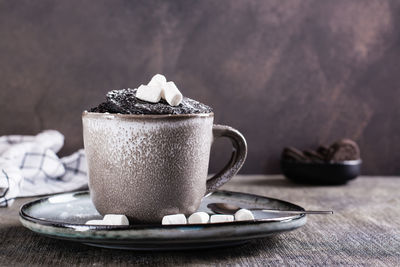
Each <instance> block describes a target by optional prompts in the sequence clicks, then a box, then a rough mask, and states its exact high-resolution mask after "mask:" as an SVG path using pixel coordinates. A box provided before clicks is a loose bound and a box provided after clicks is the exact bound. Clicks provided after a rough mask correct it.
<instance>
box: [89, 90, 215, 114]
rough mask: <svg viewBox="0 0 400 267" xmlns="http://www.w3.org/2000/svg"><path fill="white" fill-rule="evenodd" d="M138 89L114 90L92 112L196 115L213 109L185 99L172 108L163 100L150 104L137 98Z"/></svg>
mask: <svg viewBox="0 0 400 267" xmlns="http://www.w3.org/2000/svg"><path fill="white" fill-rule="evenodd" d="M136 91H137V89H129V88H128V89H121V90H112V91H110V92H108V93H107V96H106V101H105V102H103V103H101V104H99V105H98V106H97V107H94V108H91V109H90V110H89V111H90V112H98V113H106V112H108V113H120V114H153V115H157V114H159V115H161V114H196V113H210V112H212V108H211V107H209V106H207V105H204V104H202V103H200V102H197V101H196V100H193V99H190V98H188V97H183V100H182V103H180V104H179V105H178V106H171V105H169V104H168V103H167V102H166V101H165V100H163V99H161V100H160V102H158V103H150V102H146V101H143V100H140V99H138V98H137V97H136Z"/></svg>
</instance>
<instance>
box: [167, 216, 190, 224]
mask: <svg viewBox="0 0 400 267" xmlns="http://www.w3.org/2000/svg"><path fill="white" fill-rule="evenodd" d="M186 223H187V221H186V217H185V215H184V214H172V215H165V216H164V217H163V218H162V221H161V224H163V225H166V224H186Z"/></svg>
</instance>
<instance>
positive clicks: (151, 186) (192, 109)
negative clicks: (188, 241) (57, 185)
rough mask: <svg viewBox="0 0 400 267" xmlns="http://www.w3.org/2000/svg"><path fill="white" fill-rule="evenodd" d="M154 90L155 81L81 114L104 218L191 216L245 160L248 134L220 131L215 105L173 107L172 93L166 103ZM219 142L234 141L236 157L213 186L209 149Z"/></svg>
mask: <svg viewBox="0 0 400 267" xmlns="http://www.w3.org/2000/svg"><path fill="white" fill-rule="evenodd" d="M153 89H154V88H153V87H151V86H150V83H149V86H147V87H146V86H141V87H139V89H122V90H113V91H110V92H109V93H108V94H107V97H106V101H105V102H103V103H101V104H99V105H98V106H97V107H94V108H92V109H90V110H89V111H85V112H83V114H82V121H83V137H84V146H85V153H86V157H87V164H88V171H89V189H90V194H91V199H92V201H93V203H94V205H95V207H96V209H97V210H98V211H99V213H100V214H102V215H105V214H125V215H126V216H127V217H128V218H129V221H130V223H160V222H161V219H162V218H163V216H165V215H169V214H178V213H183V214H185V215H190V214H192V213H193V212H195V211H197V209H198V207H199V205H200V202H201V199H202V197H203V196H204V195H205V194H206V193H208V192H211V191H214V190H216V189H217V188H219V187H220V186H221V185H223V184H224V183H226V182H227V181H229V180H230V179H231V178H232V177H233V176H234V175H235V174H236V173H237V172H238V171H239V169H240V168H241V166H242V165H243V163H244V161H245V158H246V154H247V145H246V140H245V138H244V137H243V135H242V134H241V133H240V132H238V131H237V130H235V129H233V128H231V127H229V126H224V125H214V124H213V119H214V114H213V113H212V109H211V108H210V107H208V106H207V105H204V104H202V103H199V102H197V101H195V100H192V99H190V98H186V97H182V96H179V95H178V98H174V99H179V102H177V101H172V103H174V105H171V104H170V103H168V101H169V102H171V100H170V99H169V98H168V95H167V93H168V92H165V93H164V92H162V93H161V97H162V98H164V97H165V98H166V100H165V99H160V97H158V98H157V95H155V93H154V92H151V91H150V90H153ZM138 90H147V91H144V93H143V95H144V97H143V99H146V94H147V95H151V97H150V98H149V101H150V99H151V101H154V99H156V100H157V99H160V100H159V101H158V102H155V103H151V102H149V101H146V100H143V99H139V98H138ZM154 90H155V89H154ZM174 92H175V91H174ZM164 94H165V96H164ZM175 94H176V93H175ZM154 95H155V96H156V97H155V98H154ZM174 97H175V96H174ZM178 103H179V104H178ZM218 137H228V138H229V139H231V141H232V145H233V152H232V157H231V160H230V161H229V162H228V164H227V165H226V166H225V167H224V168H223V169H222V170H221V171H220V172H218V173H217V174H216V175H215V176H213V177H211V178H210V179H208V180H207V175H208V165H209V157H210V149H211V145H212V142H213V140H214V139H215V138H218Z"/></svg>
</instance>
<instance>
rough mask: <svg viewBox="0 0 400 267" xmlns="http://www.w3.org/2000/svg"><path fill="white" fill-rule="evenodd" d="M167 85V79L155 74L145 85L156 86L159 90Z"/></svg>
mask: <svg viewBox="0 0 400 267" xmlns="http://www.w3.org/2000/svg"><path fill="white" fill-rule="evenodd" d="M166 83H167V79H166V78H165V76H164V75H162V74H156V75H154V76H153V78H151V80H150V82H149V83H148V84H147V85H148V86H156V87H160V88H161V89H164V88H165V84H166Z"/></svg>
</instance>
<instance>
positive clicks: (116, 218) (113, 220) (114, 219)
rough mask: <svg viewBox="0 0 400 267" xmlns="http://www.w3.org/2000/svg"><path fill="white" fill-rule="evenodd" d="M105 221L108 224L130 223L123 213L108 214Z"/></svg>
mask: <svg viewBox="0 0 400 267" xmlns="http://www.w3.org/2000/svg"><path fill="white" fill-rule="evenodd" d="M103 222H105V223H106V224H108V225H129V220H128V218H127V217H126V216H125V215H122V214H106V215H105V216H104V218H103Z"/></svg>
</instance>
